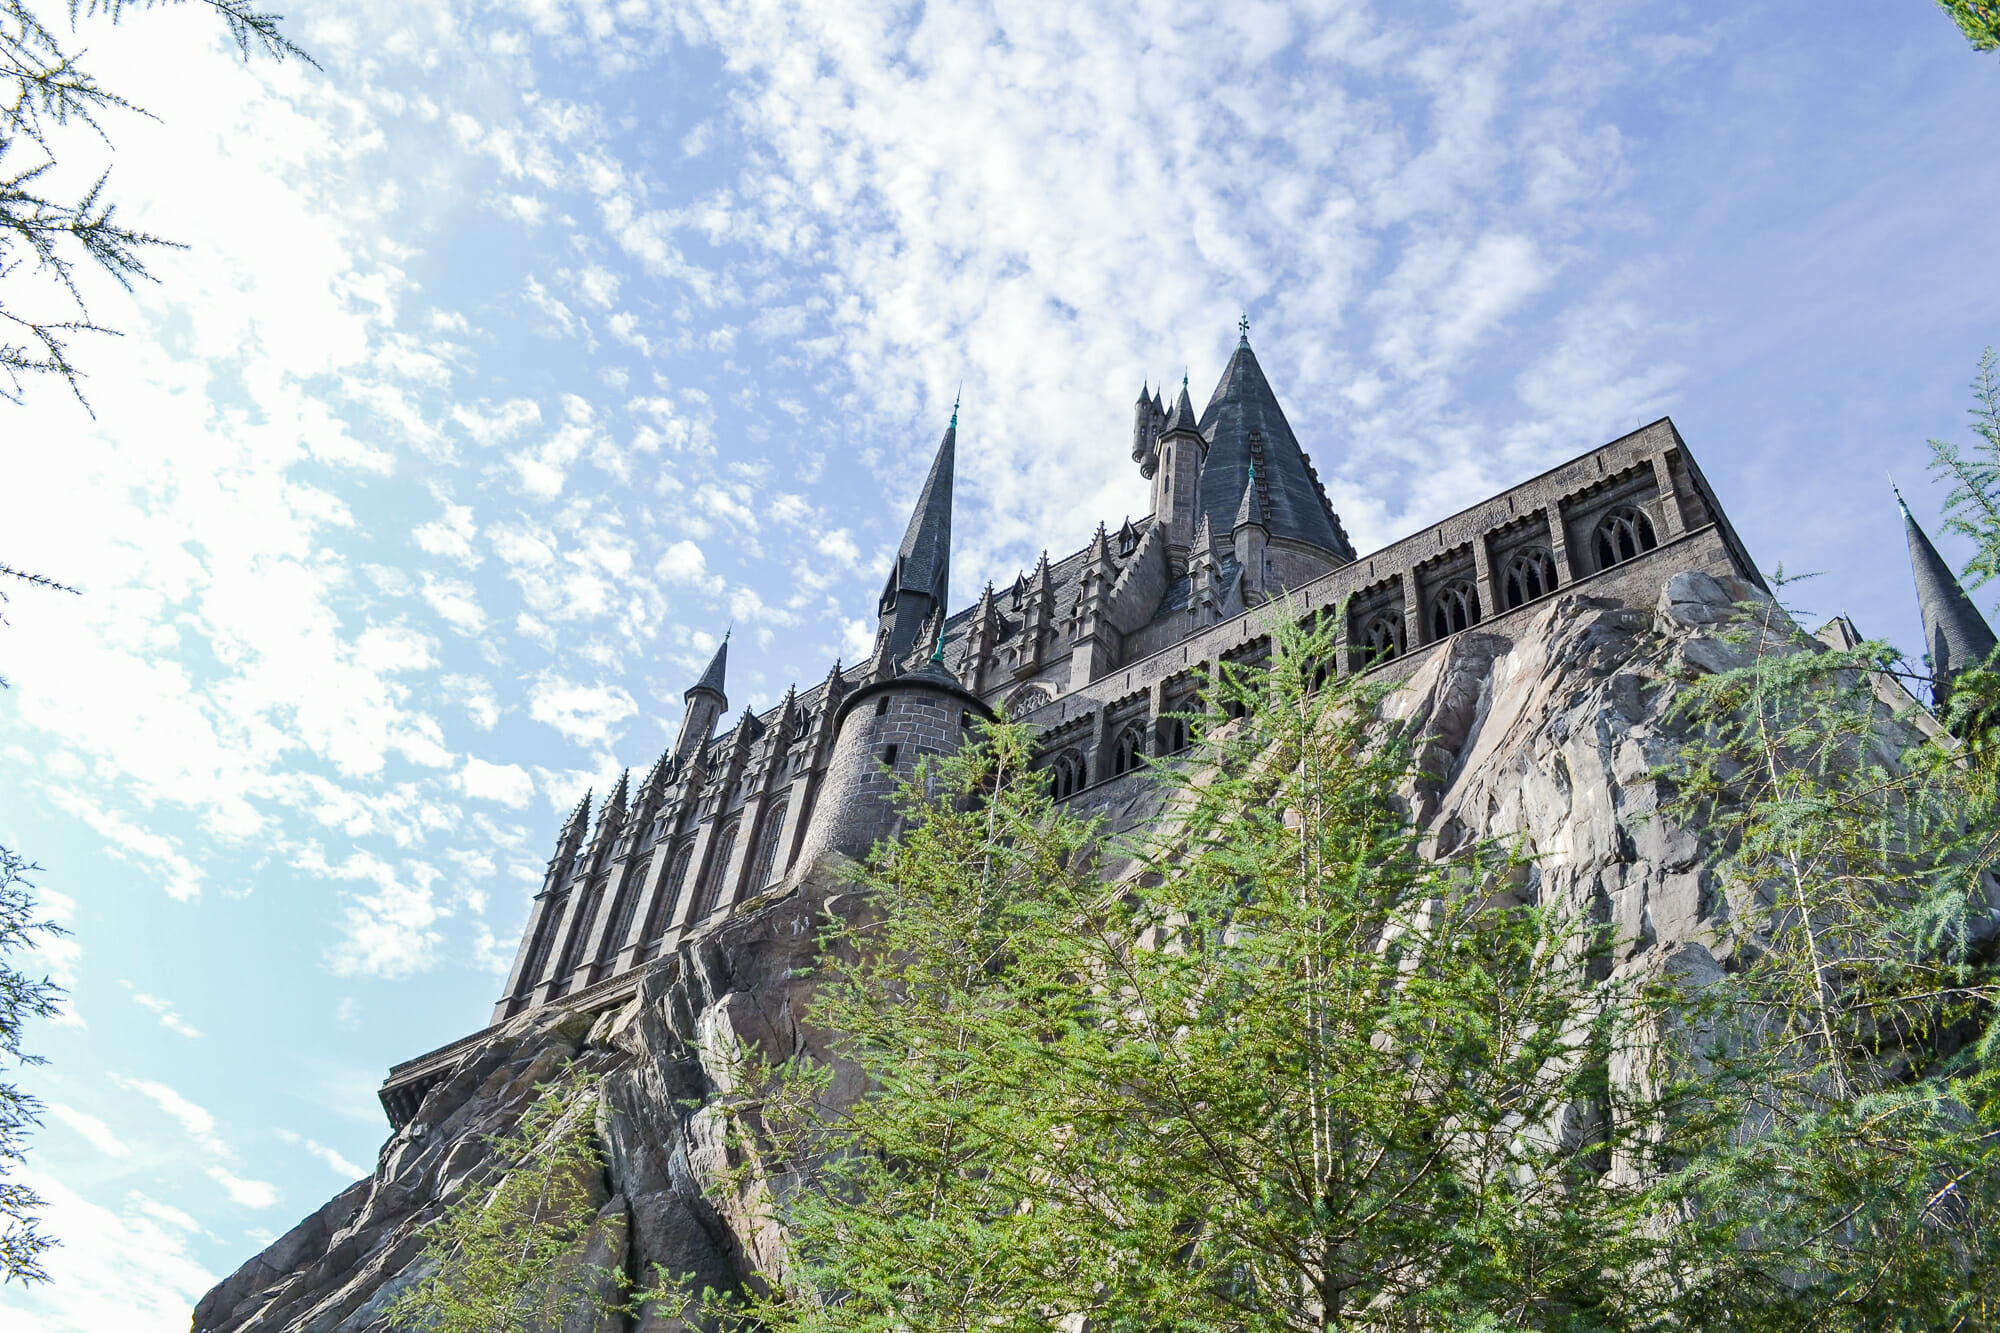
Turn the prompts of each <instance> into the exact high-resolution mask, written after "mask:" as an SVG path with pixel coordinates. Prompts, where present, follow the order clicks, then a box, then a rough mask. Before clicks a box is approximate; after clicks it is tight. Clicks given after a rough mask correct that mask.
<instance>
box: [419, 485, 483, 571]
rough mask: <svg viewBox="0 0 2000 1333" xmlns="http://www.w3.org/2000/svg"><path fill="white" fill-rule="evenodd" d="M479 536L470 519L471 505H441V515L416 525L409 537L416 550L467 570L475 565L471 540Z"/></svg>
mask: <svg viewBox="0 0 2000 1333" xmlns="http://www.w3.org/2000/svg"><path fill="white" fill-rule="evenodd" d="M478 535H479V527H478V525H477V524H476V523H474V522H473V519H472V506H471V505H461V504H452V503H451V502H450V501H446V502H445V506H444V513H443V514H442V515H440V516H439V517H437V518H435V519H432V520H431V521H430V522H428V523H424V524H420V525H418V527H417V530H416V531H415V532H414V533H412V534H411V536H413V537H415V538H416V542H417V547H418V549H420V550H422V551H424V552H426V553H428V554H430V555H435V556H442V557H444V558H445V559H447V560H455V561H457V562H458V563H459V564H461V565H464V566H465V567H466V568H467V569H471V568H473V567H475V566H477V565H478V564H479V560H480V555H479V551H478V548H476V547H475V546H473V544H472V539H473V538H474V537H476V536H478Z"/></svg>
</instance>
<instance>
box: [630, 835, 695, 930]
mask: <svg viewBox="0 0 2000 1333" xmlns="http://www.w3.org/2000/svg"><path fill="white" fill-rule="evenodd" d="M693 856H694V840H693V839H692V838H689V839H686V840H684V841H683V842H682V843H681V845H680V846H678V847H676V848H674V850H673V854H672V855H671V856H670V857H668V859H667V873H666V877H665V878H663V879H662V880H661V881H660V891H659V893H658V894H657V895H655V896H654V898H653V905H652V907H651V908H649V909H648V910H647V913H646V926H645V929H644V930H642V931H641V932H640V934H639V938H640V941H641V943H643V944H644V945H646V946H647V947H651V945H652V943H653V941H655V940H657V939H659V937H660V936H661V935H663V934H664V933H666V929H667V923H668V922H669V921H672V920H673V919H674V908H675V907H677V906H679V905H680V897H681V887H682V886H683V885H684V884H686V883H687V873H688V861H689V860H690V859H691V858H692V857H693Z"/></svg>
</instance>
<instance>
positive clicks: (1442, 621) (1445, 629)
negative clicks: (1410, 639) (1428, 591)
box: [1431, 579, 1479, 639]
mask: <svg viewBox="0 0 2000 1333" xmlns="http://www.w3.org/2000/svg"><path fill="white" fill-rule="evenodd" d="M1478 623H1479V593H1478V590H1476V589H1475V588H1474V587H1473V586H1472V585H1471V584H1470V583H1468V582H1466V581H1465V580H1464V579H1456V580H1454V581H1452V582H1450V583H1447V584H1445V585H1444V587H1442V588H1439V589H1438V590H1437V593H1436V594H1435V595H1434V596H1433V597H1432V598H1431V637H1432V638H1433V639H1442V638H1444V637H1445V636H1446V635H1448V634H1456V633H1458V632H1459V631H1460V630H1462V629H1471V628H1472V627H1473V626H1474V625H1477V624H1478Z"/></svg>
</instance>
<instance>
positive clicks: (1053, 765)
mask: <svg viewBox="0 0 2000 1333" xmlns="http://www.w3.org/2000/svg"><path fill="white" fill-rule="evenodd" d="M1085 772H1086V769H1085V768H1084V763H1083V751H1081V750H1079V749H1076V748H1075V747H1074V746H1072V747H1071V748H1069V749H1067V750H1064V751H1062V752H1061V753H1060V754H1058V755H1057V756H1056V757H1055V758H1054V759H1052V760H1050V761H1049V766H1048V774H1049V785H1050V793H1051V795H1053V796H1054V798H1055V799H1056V800H1058V801H1061V800H1067V799H1068V798H1069V797H1071V796H1074V795H1076V794H1077V793H1078V792H1080V791H1082V790H1083V789H1084V787H1085V786H1087V785H1088V779H1087V778H1086V777H1085V776H1084V775H1085Z"/></svg>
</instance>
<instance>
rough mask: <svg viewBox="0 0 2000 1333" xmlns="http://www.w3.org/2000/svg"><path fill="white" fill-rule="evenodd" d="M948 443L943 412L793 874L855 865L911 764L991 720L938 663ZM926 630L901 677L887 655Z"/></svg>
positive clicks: (886, 825) (953, 436)
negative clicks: (919, 654)
mask: <svg viewBox="0 0 2000 1333" xmlns="http://www.w3.org/2000/svg"><path fill="white" fill-rule="evenodd" d="M957 441H958V409H957V408H953V409H952V413H951V425H950V426H948V427H946V428H945V433H944V441H943V442H942V443H941V444H940V445H939V446H938V452H937V458H936V460H935V461H933V462H932V464H931V471H930V476H929V477H928V478H926V480H925V481H924V488H923V491H922V492H921V493H920V494H919V495H918V496H917V508H916V512H915V513H913V514H911V515H910V526H909V529H908V530H907V531H906V532H905V533H904V534H903V544H902V546H901V547H900V548H899V549H898V550H897V552H896V562H895V564H894V565H893V566H892V567H891V568H890V570H889V582H888V585H887V587H886V588H885V589H884V591H883V593H882V601H881V607H880V610H881V625H880V627H879V628H878V629H877V630H876V635H875V643H876V652H875V656H876V665H875V671H874V678H873V679H872V680H870V681H869V682H868V683H867V684H865V685H863V686H862V687H861V688H859V689H857V690H855V691H854V692H853V693H851V694H849V695H848V696H847V697H846V698H845V699H842V700H841V701H840V703H839V705H838V706H837V707H836V708H835V710H834V718H833V737H834V738H833V757H832V760H831V761H830V762H829V763H828V765H827V769H826V778H825V783H824V786H823V789H822V794H821V797H820V800H819V805H818V809H817V812H816V814H815V817H814V819H813V823H812V827H811V828H810V829H809V830H808V831H807V833H806V840H805V843H804V845H803V846H802V847H801V848H800V850H799V864H801V865H811V864H812V862H813V860H814V858H816V857H818V856H820V855H823V854H824V853H827V852H839V853H841V854H843V855H846V856H852V857H860V856H863V855H865V854H866V853H867V851H868V849H869V848H871V847H873V846H874V845H875V843H876V842H877V840H879V839H881V838H884V837H886V836H888V835H889V834H890V833H892V832H893V831H894V830H895V828H896V825H897V819H898V814H897V810H896V807H895V805H894V801H893V798H894V796H895V793H896V784H897V782H898V781H899V780H903V779H907V778H908V777H909V776H910V775H911V774H912V773H913V772H914V771H915V770H916V765H917V760H918V759H919V758H921V757H923V756H925V755H937V754H948V753H950V752H951V751H954V750H956V749H957V748H958V747H959V745H960V743H961V742H962V740H963V738H964V737H965V735H966V734H967V732H968V731H970V729H971V728H972V726H973V725H974V723H975V721H976V720H977V719H979V718H982V717H988V718H990V717H992V716H993V710H992V709H990V708H989V707H987V705H986V704H985V703H983V702H981V700H980V698H979V696H978V695H976V694H973V693H972V692H971V691H969V690H967V689H966V688H965V686H964V685H963V684H961V683H960V681H959V679H958V677H956V676H954V675H953V674H952V673H951V670H950V668H948V667H947V666H946V665H945V662H944V615H943V611H942V608H943V607H944V605H945V601H944V593H945V580H946V577H947V571H948V569H949V566H950V561H951V469H952V453H953V450H954V449H955V448H956V446H957ZM933 621H935V624H936V629H935V630H934V633H935V634H936V635H937V638H936V640H935V643H934V646H933V648H932V651H931V655H930V659H929V660H928V661H927V662H925V663H924V664H923V666H921V667H920V668H918V669H917V670H915V671H903V670H901V669H900V668H901V665H902V660H903V654H902V653H901V652H899V651H897V650H896V645H898V644H907V643H908V642H910V637H911V635H913V634H914V632H915V630H916V628H917V626H918V625H924V626H929V625H931V624H932V623H933Z"/></svg>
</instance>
